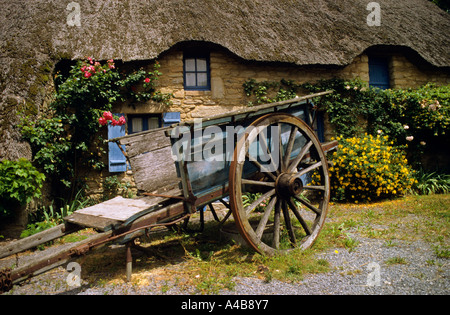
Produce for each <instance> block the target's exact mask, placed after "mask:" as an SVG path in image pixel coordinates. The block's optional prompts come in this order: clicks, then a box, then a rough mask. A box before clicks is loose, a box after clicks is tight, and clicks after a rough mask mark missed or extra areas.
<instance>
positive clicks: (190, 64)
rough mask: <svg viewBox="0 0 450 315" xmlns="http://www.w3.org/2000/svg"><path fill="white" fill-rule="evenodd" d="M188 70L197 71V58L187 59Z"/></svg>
mask: <svg viewBox="0 0 450 315" xmlns="http://www.w3.org/2000/svg"><path fill="white" fill-rule="evenodd" d="M184 62H185V67H186V71H195V59H194V58H191V59H185V61H184Z"/></svg>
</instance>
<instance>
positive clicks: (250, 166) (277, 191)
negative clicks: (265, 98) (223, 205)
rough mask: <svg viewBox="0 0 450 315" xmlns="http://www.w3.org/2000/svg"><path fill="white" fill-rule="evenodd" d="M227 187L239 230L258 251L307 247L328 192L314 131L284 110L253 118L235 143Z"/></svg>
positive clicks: (322, 216)
mask: <svg viewBox="0 0 450 315" xmlns="http://www.w3.org/2000/svg"><path fill="white" fill-rule="evenodd" d="M229 189H230V205H231V209H232V211H233V217H234V219H235V221H236V224H237V227H238V229H239V232H240V234H241V236H242V237H243V238H244V239H245V240H246V241H247V243H248V244H249V245H250V246H251V247H253V248H254V249H255V250H256V251H258V252H260V253H262V254H268V255H272V254H275V253H277V252H286V251H289V250H292V249H293V248H296V247H300V248H302V249H306V248H309V247H311V245H312V244H313V243H314V241H315V240H316V239H317V237H318V235H319V232H320V230H321V229H322V226H323V224H324V222H325V217H326V215H327V211H328V203H329V196H330V181H329V174H328V166H327V160H326V157H325V153H324V151H323V150H322V147H321V145H320V142H319V140H318V139H317V137H316V135H315V134H314V132H313V130H312V129H311V128H310V127H309V126H308V125H306V123H304V122H303V121H302V120H300V119H299V118H297V117H295V116H292V115H288V114H284V113H274V114H268V115H265V116H262V117H260V118H258V119H256V120H255V121H254V122H253V123H252V124H251V125H250V126H249V127H248V128H247V129H246V131H245V133H244V135H243V136H242V137H241V138H240V139H239V141H238V143H237V145H236V148H235V151H234V159H233V161H232V162H231V165H230V175H229Z"/></svg>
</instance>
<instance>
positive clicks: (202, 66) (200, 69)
mask: <svg viewBox="0 0 450 315" xmlns="http://www.w3.org/2000/svg"><path fill="white" fill-rule="evenodd" d="M183 61H184V71H183V73H184V89H185V90H199V91H207V90H210V89H211V75H210V69H209V56H208V55H207V54H197V53H185V54H184V60H183Z"/></svg>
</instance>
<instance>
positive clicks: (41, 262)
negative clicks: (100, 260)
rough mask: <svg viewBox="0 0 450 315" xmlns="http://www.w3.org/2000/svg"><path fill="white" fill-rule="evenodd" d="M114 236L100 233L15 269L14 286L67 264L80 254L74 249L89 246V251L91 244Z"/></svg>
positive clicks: (13, 274) (12, 276) (110, 232)
mask: <svg viewBox="0 0 450 315" xmlns="http://www.w3.org/2000/svg"><path fill="white" fill-rule="evenodd" d="M111 235H112V231H108V232H103V233H98V234H95V235H93V236H90V237H89V238H87V239H85V240H82V241H79V242H77V243H73V244H70V245H68V246H65V247H64V248H63V249H62V250H60V251H56V252H54V251H53V252H52V253H50V254H48V255H44V256H43V257H40V258H38V259H36V260H33V261H32V262H30V263H28V264H26V265H23V266H20V267H19V268H16V269H13V270H12V271H11V278H12V281H13V283H14V284H16V283H20V282H21V281H24V280H26V279H28V278H31V277H34V276H37V275H39V274H41V273H44V272H46V271H48V270H51V269H53V268H56V267H58V266H61V265H64V264H66V263H67V262H68V261H70V260H71V259H72V256H77V255H78V254H77V253H76V251H74V249H76V248H79V247H80V246H87V248H88V250H89V249H90V245H89V244H94V243H95V242H98V241H102V240H107V239H108V237H110V236H111Z"/></svg>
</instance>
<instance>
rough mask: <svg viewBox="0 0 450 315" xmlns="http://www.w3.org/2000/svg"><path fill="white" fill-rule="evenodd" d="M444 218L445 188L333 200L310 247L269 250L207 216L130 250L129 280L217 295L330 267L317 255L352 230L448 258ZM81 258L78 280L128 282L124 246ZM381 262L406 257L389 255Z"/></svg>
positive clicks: (448, 201) (352, 246)
mask: <svg viewBox="0 0 450 315" xmlns="http://www.w3.org/2000/svg"><path fill="white" fill-rule="evenodd" d="M449 221H450V194H446V195H426V196H407V197H404V198H401V199H396V200H390V201H385V202H378V203H372V204H365V205H361V204H359V205H355V204H334V205H332V206H331V208H330V211H329V215H328V219H327V223H326V224H325V226H324V228H323V229H322V232H321V234H320V236H319V238H318V239H317V241H316V243H315V244H314V246H313V247H312V248H310V249H308V250H305V251H301V250H297V249H295V250H293V251H291V252H290V253H288V254H285V255H276V256H272V257H268V256H262V255H260V254H257V253H255V252H254V251H252V250H250V249H247V248H246V247H243V246H240V245H238V244H235V243H234V242H233V241H229V240H225V239H222V238H221V236H220V233H218V225H217V223H216V222H214V221H212V222H207V223H206V224H205V231H204V232H202V233H193V234H188V233H185V232H161V233H157V234H155V235H154V236H151V237H150V238H149V239H143V240H142V244H141V245H142V246H143V247H146V248H147V249H148V250H149V251H150V252H151V254H150V255H145V254H143V253H141V252H138V251H133V259H134V260H133V277H132V282H131V285H133V286H140V287H141V286H144V285H146V284H148V283H149V281H150V280H158V281H159V283H160V293H161V294H164V293H166V292H168V291H169V290H170V288H171V287H173V286H177V287H179V288H181V289H182V288H192V287H194V288H195V289H196V292H195V293H200V294H217V293H219V292H220V290H224V289H229V290H233V288H234V287H235V286H236V277H253V278H259V279H262V280H264V281H266V282H270V281H273V280H274V279H278V280H282V281H287V282H298V281H301V280H302V279H304V277H305V275H308V274H314V273H322V272H327V271H329V270H330V268H331V267H330V264H329V263H328V261H327V260H324V259H321V258H318V257H320V255H318V254H320V253H323V252H324V251H327V250H331V249H336V248H338V249H339V250H341V249H343V250H349V251H352V250H356V251H357V250H358V241H357V240H356V237H355V235H356V234H358V235H361V236H364V237H370V238H376V239H382V240H385V241H386V242H385V246H386V247H390V246H396V241H397V240H406V241H416V240H423V241H426V242H428V243H430V244H431V246H432V248H433V249H434V252H435V255H436V258H449V256H450V255H449V252H450V251H449V248H450V247H449V234H450V224H449ZM164 231H165V230H164ZM85 233H87V232H85ZM83 236H84V235H79V236H78V237H83ZM67 241H69V240H67ZM78 262H79V263H80V265H81V266H82V275H81V277H82V279H83V280H86V281H87V282H88V283H90V284H93V285H94V284H95V285H108V286H111V285H112V286H114V284H121V283H123V282H124V281H125V250H124V249H123V248H117V249H111V248H108V247H105V248H103V249H100V250H98V251H96V252H93V253H91V254H89V255H86V256H83V257H81V258H80V259H79V260H78ZM385 263H386V264H405V263H408V262H407V261H405V260H404V259H403V258H402V257H394V258H392V259H390V260H388V261H386V262H385Z"/></svg>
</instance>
